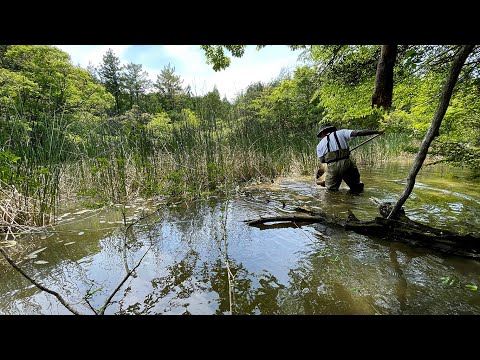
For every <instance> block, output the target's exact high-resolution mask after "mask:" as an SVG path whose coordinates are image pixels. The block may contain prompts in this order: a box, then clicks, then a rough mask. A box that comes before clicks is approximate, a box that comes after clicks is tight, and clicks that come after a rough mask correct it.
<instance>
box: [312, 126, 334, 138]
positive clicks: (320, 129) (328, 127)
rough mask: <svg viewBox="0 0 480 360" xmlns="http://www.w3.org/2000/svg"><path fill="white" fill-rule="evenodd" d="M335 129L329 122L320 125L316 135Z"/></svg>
mask: <svg viewBox="0 0 480 360" xmlns="http://www.w3.org/2000/svg"><path fill="white" fill-rule="evenodd" d="M335 130H337V128H336V127H335V126H333V125H332V124H330V123H326V124H323V125H320V128H319V129H318V133H317V137H322V133H329V132H332V131H335Z"/></svg>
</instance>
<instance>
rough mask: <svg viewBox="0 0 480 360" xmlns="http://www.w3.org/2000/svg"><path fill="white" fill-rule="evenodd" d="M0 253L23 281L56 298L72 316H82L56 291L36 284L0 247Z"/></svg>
mask: <svg viewBox="0 0 480 360" xmlns="http://www.w3.org/2000/svg"><path fill="white" fill-rule="evenodd" d="M0 253H2V255H3V256H4V257H5V259H6V260H7V261H8V263H9V264H10V265H11V266H12V267H13V268H14V269H15V270H16V271H18V272H19V273H20V274H22V275H23V277H24V278H25V279H27V280H28V281H30V282H31V283H32V284H33V285H35V286H36V287H37V288H39V289H40V290H42V291H45V292H47V293H49V294H52V295H53V296H55V297H56V298H57V300H58V301H59V302H60V304H62V305H63V306H65V307H66V308H67V309H68V311H70V312H71V313H72V314H75V315H82V314H81V313H79V312H78V311H77V310H76V309H75V308H73V307H72V306H71V305H70V304H69V303H68V302H67V301H66V300H65V299H64V298H63V297H62V296H61V295H60V294H59V293H57V292H56V291H53V290H50V289H49V288H46V287H45V286H43V285H42V284H40V283H39V282H37V281H36V280H34V279H33V278H31V277H30V276H29V275H28V274H27V273H26V272H25V271H23V269H22V268H21V267H19V266H18V265H17V264H15V262H14V261H13V260H12V259H11V258H10V256H8V254H7V253H6V252H5V250H3V249H2V248H1V247H0Z"/></svg>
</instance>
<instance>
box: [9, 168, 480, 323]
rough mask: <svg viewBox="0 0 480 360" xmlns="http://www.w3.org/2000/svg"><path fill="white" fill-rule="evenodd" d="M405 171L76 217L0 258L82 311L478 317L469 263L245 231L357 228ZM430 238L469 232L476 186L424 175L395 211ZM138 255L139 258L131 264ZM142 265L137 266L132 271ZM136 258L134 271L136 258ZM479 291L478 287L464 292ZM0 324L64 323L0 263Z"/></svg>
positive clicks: (373, 244) (368, 241)
mask: <svg viewBox="0 0 480 360" xmlns="http://www.w3.org/2000/svg"><path fill="white" fill-rule="evenodd" d="M410 167H411V164H401V163H389V164H383V165H382V164H380V165H375V166H367V165H361V166H359V168H360V172H361V175H362V180H363V182H364V183H365V190H364V192H363V193H361V194H351V193H349V192H348V188H346V186H345V184H342V186H341V187H340V191H339V192H335V193H332V192H328V191H325V190H324V188H322V187H320V186H318V185H316V184H315V182H314V179H313V177H296V178H278V179H275V181H274V182H273V183H269V184H259V185H255V186H250V187H249V188H247V189H244V190H242V191H237V192H236V193H234V194H232V195H231V196H229V198H228V199H225V198H212V199H210V200H209V201H208V202H195V203H188V204H185V203H180V204H173V205H169V206H166V205H164V204H158V203H157V204H156V203H153V202H150V203H148V202H146V203H145V202H140V201H139V202H138V203H134V204H131V205H130V206H129V207H128V208H127V209H125V211H126V222H127V224H129V223H132V222H133V221H134V219H139V218H141V217H142V215H143V216H144V215H146V214H150V215H149V216H147V217H145V218H144V219H143V220H139V221H138V222H136V223H135V224H134V225H132V226H130V227H129V228H128V230H127V231H125V226H123V223H124V220H123V219H124V218H123V215H122V211H121V207H112V208H110V209H103V210H88V211H85V210H83V209H76V210H73V211H71V212H70V214H68V213H67V214H64V215H62V216H61V220H60V221H59V223H58V225H56V226H55V229H54V230H53V231H51V232H45V233H43V234H37V235H29V236H25V237H23V238H17V245H16V246H13V247H10V248H7V249H6V250H8V251H9V253H10V254H11V255H12V257H14V258H15V260H16V261H17V262H18V263H19V265H20V266H21V267H22V268H23V269H24V270H25V271H26V272H27V273H28V274H29V275H30V276H32V277H33V278H35V279H36V280H37V281H40V282H41V283H42V284H43V285H45V286H47V287H48V288H50V289H52V290H54V291H56V292H58V293H59V294H60V295H62V297H64V298H65V299H66V300H67V301H68V302H69V303H70V304H72V306H74V307H75V308H76V309H78V311H79V312H81V313H84V314H93V311H92V310H91V308H90V307H89V306H88V305H87V304H86V303H85V301H84V300H83V299H84V298H87V299H88V302H89V303H90V305H91V307H93V308H95V309H99V308H101V307H102V306H103V305H104V304H105V302H106V301H107V299H108V298H109V296H110V295H111V294H112V293H113V292H114V291H115V289H116V288H117V287H118V285H119V284H121V282H122V280H123V279H124V278H125V276H126V274H127V273H128V272H129V271H131V270H132V269H133V268H134V267H135V266H137V265H138V267H137V268H136V270H135V272H134V273H133V275H132V276H130V277H128V279H127V280H126V281H125V283H124V284H123V285H122V286H121V287H120V289H119V291H118V292H116V293H115V295H114V296H113V298H112V301H111V302H110V303H108V306H107V307H106V311H105V314H194V315H197V314H206V315H208V314H309V315H313V314H380V315H382V314H480V261H479V260H475V259H467V258H462V257H457V256H449V255H444V254H441V253H437V252H435V251H432V250H428V249H422V248H414V247H412V246H411V245H407V244H403V243H398V242H391V241H389V240H388V239H382V238H377V237H371V236H365V235H360V234H356V233H354V232H351V231H345V230H344V229H342V228H338V227H337V228H335V227H329V226H326V225H322V224H303V225H302V224H298V225H295V224H292V223H288V224H287V223H277V224H274V225H271V226H265V227H252V226H248V225H246V224H245V222H244V221H245V220H251V219H257V218H259V217H261V216H276V215H286V214H289V213H293V211H294V210H293V209H294V208H295V207H303V208H307V209H311V210H314V211H321V212H325V213H327V214H332V215H336V216H339V217H346V213H347V210H351V211H353V213H354V214H355V215H356V216H357V217H358V218H359V219H362V220H370V219H373V218H374V217H376V216H378V210H377V205H376V204H375V203H374V201H372V200H373V199H378V200H380V201H392V202H394V201H396V199H397V198H398V196H399V194H400V193H401V192H402V191H403V189H404V187H405V179H406V176H407V174H408V172H409V170H410ZM404 208H405V211H406V214H407V216H409V217H410V218H412V219H413V220H416V221H420V222H423V223H425V224H429V225H432V226H435V227H445V228H448V229H449V230H453V231H457V232H461V233H465V232H474V233H477V234H478V233H480V217H479V215H480V192H479V187H478V183H475V182H472V181H469V180H467V178H466V177H465V174H464V173H463V172H462V171H459V170H458V169H452V168H449V167H447V166H439V165H435V166H430V167H426V168H423V169H422V170H421V172H420V173H419V175H418V177H417V182H416V186H415V188H414V191H413V193H412V195H411V196H410V198H409V199H408V200H407V202H406V203H405V205H404ZM142 257H143V259H142ZM141 259H142V260H141ZM140 260H141V261H140ZM477 287H478V289H477ZM0 314H70V312H69V311H68V310H67V309H66V308H65V307H63V305H61V304H60V303H59V302H58V301H57V299H56V298H55V297H53V296H52V295H50V294H48V293H45V292H42V291H40V290H39V289H38V288H37V287H35V286H34V285H32V284H31V283H30V282H29V281H28V280H26V279H25V278H24V277H22V276H21V275H20V274H19V273H18V272H16V271H15V270H14V269H13V268H12V267H11V266H10V265H9V264H8V263H7V262H6V261H5V260H4V259H1V260H0Z"/></svg>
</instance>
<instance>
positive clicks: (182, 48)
mask: <svg viewBox="0 0 480 360" xmlns="http://www.w3.org/2000/svg"><path fill="white" fill-rule="evenodd" d="M56 46H57V47H59V48H60V49H62V50H63V51H65V52H67V53H69V54H70V55H71V58H72V62H73V63H74V64H80V66H82V67H84V68H85V67H87V66H88V63H89V62H91V63H93V64H94V65H96V66H97V65H99V64H100V63H101V62H102V57H103V55H104V54H105V53H106V52H107V50H108V49H109V48H111V49H112V50H113V52H114V53H115V55H116V56H117V57H118V58H119V59H120V61H121V63H122V64H126V63H128V62H133V63H136V64H142V66H143V69H144V70H145V71H146V72H147V73H148V74H149V76H150V78H151V80H152V81H155V80H156V78H157V75H158V74H160V72H161V70H162V69H163V68H164V67H165V66H166V65H167V64H168V63H170V65H171V66H172V67H174V68H175V74H177V75H179V76H180V77H181V79H182V80H183V85H184V86H187V85H190V87H191V89H192V92H193V94H194V95H203V94H205V93H207V92H208V91H211V90H212V89H213V87H214V86H216V87H217V89H218V91H219V92H220V96H221V97H223V96H226V97H227V99H229V100H233V99H234V97H235V96H236V95H237V94H238V93H239V92H240V91H241V90H244V89H245V88H246V87H247V86H248V85H250V84H252V83H255V82H258V81H261V82H264V83H266V82H269V81H270V80H272V79H273V78H275V77H277V76H278V75H279V73H280V70H281V69H282V68H284V67H287V68H291V67H292V66H293V65H294V64H296V63H297V58H298V55H299V53H300V51H291V50H290V49H289V48H288V47H287V46H285V45H272V46H267V47H265V48H263V49H261V50H259V51H257V50H256V49H255V46H253V45H252V46H248V47H247V50H246V51H245V54H244V55H243V56H242V57H241V58H234V57H232V58H231V64H230V66H229V67H228V68H226V69H224V70H220V71H218V72H215V71H214V70H213V68H212V65H207V63H206V58H205V55H204V52H203V50H202V49H201V48H200V45H155V46H133V45H56ZM127 50H128V51H127ZM227 55H230V53H228V52H227ZM127 56H128V59H127V58H126V57H127Z"/></svg>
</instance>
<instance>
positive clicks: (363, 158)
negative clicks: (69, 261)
mask: <svg viewBox="0 0 480 360" xmlns="http://www.w3.org/2000/svg"><path fill="white" fill-rule="evenodd" d="M293 48H303V49H304V51H303V53H302V56H301V59H302V61H303V62H302V65H299V66H298V67H297V68H296V69H295V70H294V71H293V72H292V73H288V72H285V71H283V72H281V73H280V74H279V75H278V77H277V78H275V79H272V80H271V81H270V82H268V83H262V82H256V83H252V84H250V85H249V86H248V87H247V88H246V89H244V90H243V91H242V92H241V93H240V94H239V95H238V96H237V97H236V98H235V99H234V100H233V101H231V102H230V101H228V100H227V99H226V98H223V99H222V98H221V97H220V94H219V91H218V90H217V89H216V88H215V87H214V88H213V89H212V90H211V91H210V92H208V93H207V94H205V95H201V96H198V95H193V94H192V91H191V89H190V88H189V87H188V86H184V85H183V80H182V78H181V77H180V76H179V75H177V74H176V73H175V66H174V64H165V65H164V68H163V70H162V71H161V74H159V75H158V76H157V78H156V81H155V82H152V81H151V80H150V78H149V75H148V73H147V72H146V71H144V70H143V68H142V64H135V63H127V64H122V63H121V61H120V59H119V58H118V57H117V56H116V54H115V53H114V52H113V51H112V50H109V51H107V52H106V53H105V54H104V56H103V61H102V62H101V63H99V64H93V65H91V66H89V67H88V68H87V69H83V68H81V67H78V66H75V65H73V64H72V61H71V59H70V56H69V54H67V53H65V52H63V51H61V50H59V49H58V48H56V47H55V46H44V45H1V46H0V124H1V126H0V144H1V145H0V204H2V206H1V209H0V211H1V215H0V218H2V221H3V223H2V230H4V231H6V229H7V227H8V229H11V228H12V225H15V226H17V227H21V226H43V225H46V224H49V223H51V222H52V221H53V219H54V216H55V214H56V212H57V211H58V209H59V208H60V207H61V206H66V204H70V203H72V202H79V203H81V204H82V206H85V207H102V206H106V205H109V204H115V203H124V204H125V203H128V202H129V201H132V199H134V198H138V197H144V198H145V197H146V198H150V197H154V196H165V197H177V198H178V197H180V198H182V199H193V198H199V197H208V196H209V195H210V194H212V193H213V192H228V191H229V189H232V188H233V187H234V186H237V185H241V184H244V183H248V182H249V181H252V180H260V181H270V180H271V179H274V178H275V177H278V176H282V175H286V174H292V173H296V174H302V175H310V174H311V175H312V177H313V176H314V173H315V171H316V167H317V162H318V160H317V158H316V154H315V146H316V143H317V141H318V139H317V138H316V136H315V135H316V131H317V129H318V126H319V124H321V123H324V122H327V121H328V122H332V123H334V124H335V125H337V127H348V128H351V129H362V128H370V129H384V130H385V136H383V137H382V138H381V139H377V140H376V141H375V142H374V143H371V144H370V145H369V146H368V147H364V148H361V149H359V150H358V151H357V153H356V154H355V156H356V158H357V160H358V161H359V162H370V163H372V162H375V161H385V160H389V159H393V158H398V157H403V158H410V159H413V157H414V156H415V153H416V152H417V151H418V149H419V146H420V143H421V141H422V139H423V137H424V136H425V133H426V132H427V130H428V128H429V126H430V123H431V121H432V118H433V117H434V115H435V111H436V109H437V106H438V103H439V99H440V97H441V94H442V91H443V86H444V84H445V81H446V79H447V77H448V74H449V71H450V68H451V66H452V62H453V60H454V58H455V55H456V53H457V52H458V49H459V46H449V45H441V46H440V45H436V46H433V45H428V46H426V45H415V46H411V45H400V46H398V51H397V54H396V60H395V64H394V67H393V92H392V95H393V101H392V105H391V107H389V108H388V109H384V108H382V107H377V106H372V93H373V90H374V87H375V81H376V72H377V65H378V59H379V56H380V46H366V45H361V46H360V45H355V46H348V45H323V46H320V45H314V46H298V47H293ZM227 49H228V50H230V51H231V53H232V55H233V56H234V57H235V56H237V57H238V56H241V55H242V47H237V48H236V47H233V46H231V47H226V49H225V50H227ZM479 49H480V48H479V47H477V46H476V47H475V48H474V49H473V51H472V52H471V53H470V54H469V56H468V58H467V60H466V61H465V63H464V65H463V67H462V69H461V72H460V76H459V77H458V81H457V83H456V84H455V87H454V89H453V94H452V97H451V99H450V102H449V104H448V109H447V111H446V113H445V116H444V118H443V121H442V123H441V126H440V130H439V134H438V135H439V136H437V137H436V138H435V140H434V141H433V142H432V145H431V147H430V148H429V149H428V150H429V156H431V158H432V159H433V161H437V162H445V163H449V164H452V165H453V166H459V167H466V168H469V169H471V176H472V177H477V178H478V177H479V176H480V172H479V169H480V97H479V95H480V73H479V66H478V65H479V61H480V50H479ZM204 50H205V52H206V56H207V59H209V61H210V62H211V63H212V64H213V66H214V69H215V70H221V69H222V68H225V67H226V66H228V64H229V63H230V58H229V57H228V56H226V55H225V54H224V52H223V49H222V48H221V47H209V46H205V47H204ZM261 51H262V50H261V47H259V56H261ZM233 61H234V60H233Z"/></svg>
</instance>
